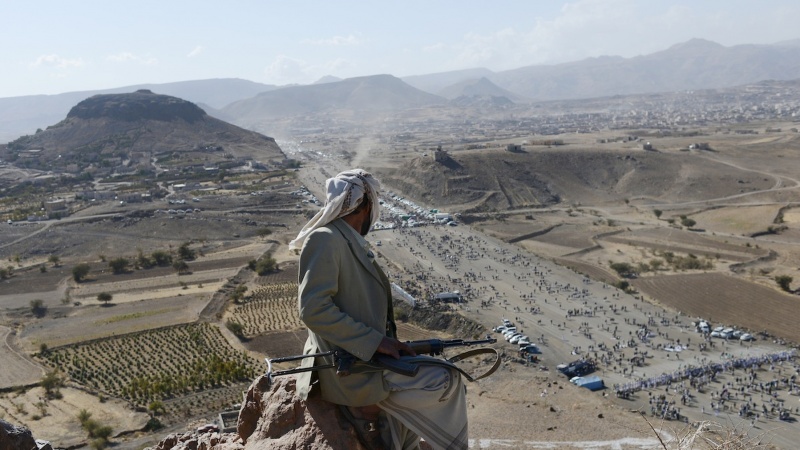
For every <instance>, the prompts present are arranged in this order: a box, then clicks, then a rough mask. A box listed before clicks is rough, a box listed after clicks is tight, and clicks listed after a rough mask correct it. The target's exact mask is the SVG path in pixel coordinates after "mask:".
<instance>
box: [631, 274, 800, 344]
mask: <svg viewBox="0 0 800 450" xmlns="http://www.w3.org/2000/svg"><path fill="white" fill-rule="evenodd" d="M632 284H633V285H634V286H635V287H636V289H638V290H639V291H641V292H643V293H644V294H647V295H649V296H651V297H653V298H656V299H658V301H659V302H661V303H664V304H665V305H668V306H670V307H672V308H675V309H677V310H679V311H681V312H683V313H685V314H688V315H690V316H697V317H702V318H705V319H708V320H711V321H712V322H713V323H714V324H717V323H719V324H732V323H735V324H737V325H740V326H742V327H745V328H748V329H750V330H753V331H762V330H767V331H768V332H769V333H771V334H774V335H776V336H780V337H783V338H785V339H788V340H790V341H794V342H800V326H798V324H799V323H800V308H798V306H800V297H797V296H792V295H788V294H783V293H781V292H778V291H776V290H773V289H770V288H768V287H764V286H760V285H758V284H755V283H750V282H748V281H744V280H741V279H738V278H735V277H732V276H726V275H723V274H717V273H711V274H693V275H672V276H660V277H647V278H640V279H638V280H633V281H632Z"/></svg>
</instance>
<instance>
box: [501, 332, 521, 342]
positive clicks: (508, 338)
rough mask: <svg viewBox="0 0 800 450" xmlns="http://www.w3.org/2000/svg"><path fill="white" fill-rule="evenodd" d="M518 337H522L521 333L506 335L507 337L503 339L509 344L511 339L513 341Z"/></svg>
mask: <svg viewBox="0 0 800 450" xmlns="http://www.w3.org/2000/svg"><path fill="white" fill-rule="evenodd" d="M519 336H522V333H513V334H507V335H505V338H506V340H507V341H508V342H511V339H514V338H515V337H519Z"/></svg>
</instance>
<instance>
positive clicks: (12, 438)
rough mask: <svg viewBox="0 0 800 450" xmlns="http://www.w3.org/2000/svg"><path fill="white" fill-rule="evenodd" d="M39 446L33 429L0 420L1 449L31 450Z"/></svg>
mask: <svg viewBox="0 0 800 450" xmlns="http://www.w3.org/2000/svg"><path fill="white" fill-rule="evenodd" d="M37 448H39V447H38V446H37V445H36V440H35V439H34V438H33V434H31V430H29V429H27V428H25V427H20V426H16V425H12V424H10V423H8V422H6V421H5V420H0V450H31V449H37Z"/></svg>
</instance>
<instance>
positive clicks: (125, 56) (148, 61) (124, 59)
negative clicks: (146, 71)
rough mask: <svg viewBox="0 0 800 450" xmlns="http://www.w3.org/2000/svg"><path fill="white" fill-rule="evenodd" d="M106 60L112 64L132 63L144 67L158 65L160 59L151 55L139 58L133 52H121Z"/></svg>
mask: <svg viewBox="0 0 800 450" xmlns="http://www.w3.org/2000/svg"><path fill="white" fill-rule="evenodd" d="M106 59H107V60H108V61H111V62H117V63H129V62H132V63H137V64H141V65H144V66H152V65H155V64H158V59H156V58H153V57H152V56H150V55H149V54H148V55H144V56H139V55H134V54H133V53H131V52H120V53H117V54H115V55H109V56H108V57H107V58H106Z"/></svg>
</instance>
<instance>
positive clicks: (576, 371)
mask: <svg viewBox="0 0 800 450" xmlns="http://www.w3.org/2000/svg"><path fill="white" fill-rule="evenodd" d="M556 368H557V369H558V371H559V372H561V373H563V374H564V375H566V376H567V378H573V377H582V376H584V375H586V374H589V373H592V372H594V369H595V367H594V364H592V363H591V362H589V361H583V360H577V361H572V362H571V363H568V364H559V365H558V366H556Z"/></svg>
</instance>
